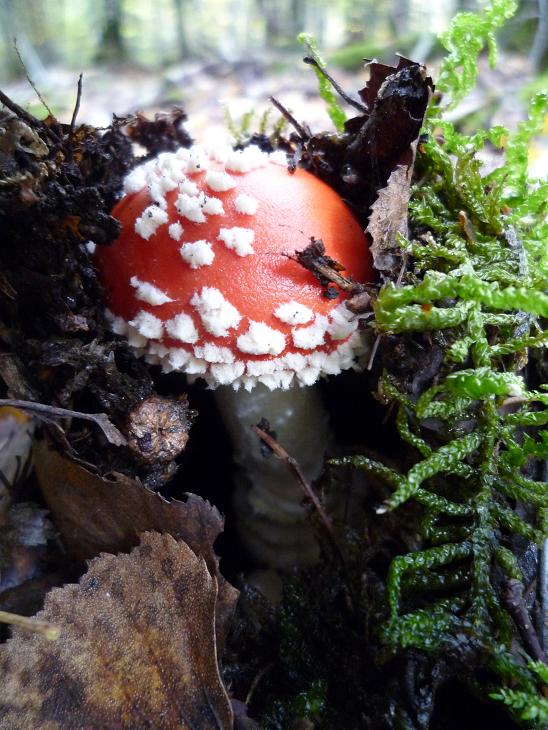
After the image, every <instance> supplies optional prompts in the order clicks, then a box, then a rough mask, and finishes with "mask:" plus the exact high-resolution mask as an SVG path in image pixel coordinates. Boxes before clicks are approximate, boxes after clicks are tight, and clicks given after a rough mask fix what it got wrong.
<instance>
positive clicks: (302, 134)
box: [269, 96, 310, 142]
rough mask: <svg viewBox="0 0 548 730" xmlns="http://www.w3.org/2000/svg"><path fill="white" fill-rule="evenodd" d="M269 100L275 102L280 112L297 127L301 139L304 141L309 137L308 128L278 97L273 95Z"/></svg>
mask: <svg viewBox="0 0 548 730" xmlns="http://www.w3.org/2000/svg"><path fill="white" fill-rule="evenodd" d="M269 101H270V102H271V103H272V104H274V106H275V107H276V109H277V110H278V111H279V112H280V114H281V115H282V116H284V117H285V118H286V119H287V121H288V122H289V123H290V124H291V126H292V127H294V128H295V130H296V132H297V134H298V135H299V137H300V138H301V140H302V141H303V142H304V141H305V140H307V139H308V138H309V136H310V135H308V134H307V133H306V130H305V129H304V127H302V126H301V125H300V124H299V122H298V121H297V120H296V119H295V117H294V116H293V115H292V114H291V113H290V112H289V111H288V110H287V109H286V108H285V106H283V104H281V103H280V102H279V101H278V100H277V99H275V98H274V97H273V96H271V97H269Z"/></svg>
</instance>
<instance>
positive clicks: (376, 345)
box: [367, 251, 408, 370]
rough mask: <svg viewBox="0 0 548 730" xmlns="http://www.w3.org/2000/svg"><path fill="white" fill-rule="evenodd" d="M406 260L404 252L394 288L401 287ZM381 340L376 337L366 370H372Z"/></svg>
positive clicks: (379, 336) (378, 336)
mask: <svg viewBox="0 0 548 730" xmlns="http://www.w3.org/2000/svg"><path fill="white" fill-rule="evenodd" d="M407 260H408V256H407V251H404V252H403V256H402V262H401V266H400V270H399V272H398V276H397V279H396V286H401V283H402V280H403V275H404V273H405V269H406V267H407ZM381 339H382V335H377V337H376V339H375V342H374V343H373V348H372V350H371V357H370V358H369V362H368V363H367V369H368V370H371V369H372V368H373V363H374V361H375V357H376V355H377V350H378V349H379V345H380V343H381Z"/></svg>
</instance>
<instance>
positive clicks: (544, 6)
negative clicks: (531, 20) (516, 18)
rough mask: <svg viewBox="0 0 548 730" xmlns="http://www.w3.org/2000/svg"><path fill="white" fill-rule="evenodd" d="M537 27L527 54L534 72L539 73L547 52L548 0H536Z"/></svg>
mask: <svg viewBox="0 0 548 730" xmlns="http://www.w3.org/2000/svg"><path fill="white" fill-rule="evenodd" d="M538 13H539V19H538V25H537V32H536V33H535V40H534V41H533V45H532V47H531V52H530V54H529V61H530V62H531V65H532V67H533V69H534V70H535V71H539V70H540V68H541V65H542V60H543V58H544V56H545V55H546V51H547V50H548V0H538Z"/></svg>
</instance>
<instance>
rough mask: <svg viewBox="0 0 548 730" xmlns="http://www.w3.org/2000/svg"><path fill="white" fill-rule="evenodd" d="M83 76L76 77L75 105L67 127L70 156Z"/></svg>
mask: <svg viewBox="0 0 548 730" xmlns="http://www.w3.org/2000/svg"><path fill="white" fill-rule="evenodd" d="M83 76H84V74H80V76H78V86H77V90H76V104H75V105H74V111H73V112H72V119H71V120H70V127H69V136H68V141H69V149H70V151H71V154H72V136H73V134H74V127H75V125H76V117H77V116H78V112H79V111H80V101H81V100H82V78H83Z"/></svg>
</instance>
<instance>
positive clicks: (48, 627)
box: [0, 611, 61, 641]
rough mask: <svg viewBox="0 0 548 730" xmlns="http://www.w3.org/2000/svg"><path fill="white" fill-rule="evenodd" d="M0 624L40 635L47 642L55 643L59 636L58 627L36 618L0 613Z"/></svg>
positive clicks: (59, 630) (7, 612) (5, 612)
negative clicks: (10, 625)
mask: <svg viewBox="0 0 548 730" xmlns="http://www.w3.org/2000/svg"><path fill="white" fill-rule="evenodd" d="M0 622H1V623H4V624H12V626H17V627H18V628H19V629H25V630H26V631H32V632H34V633H35V634H40V635H41V636H43V637H44V639H47V640H48V641H55V639H58V638H59V636H60V635H61V629H60V628H59V626H54V625H53V624H50V623H49V621H42V620H41V619H37V618H29V617H28V616H19V614H17V613H9V611H0Z"/></svg>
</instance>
